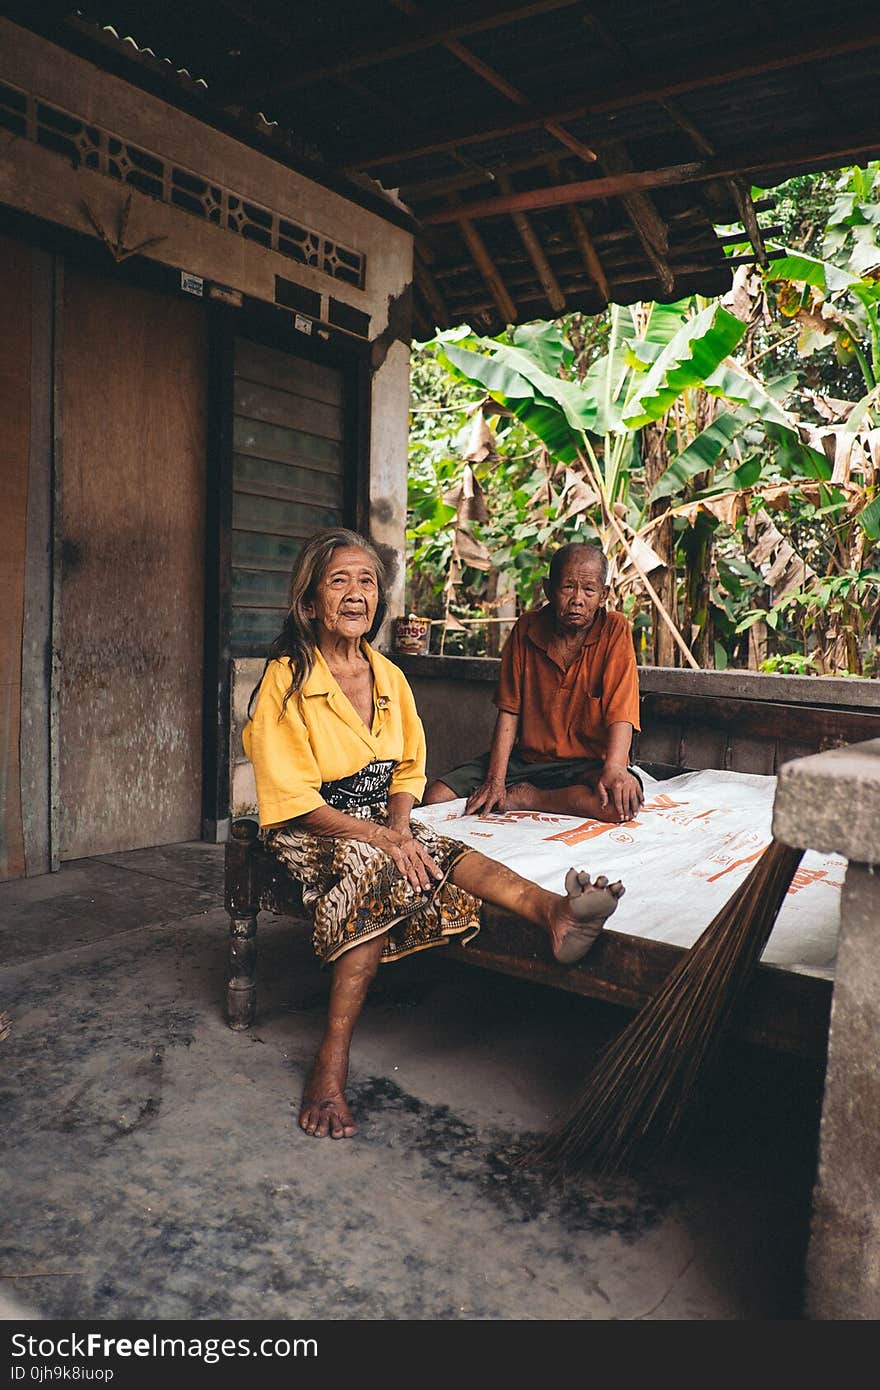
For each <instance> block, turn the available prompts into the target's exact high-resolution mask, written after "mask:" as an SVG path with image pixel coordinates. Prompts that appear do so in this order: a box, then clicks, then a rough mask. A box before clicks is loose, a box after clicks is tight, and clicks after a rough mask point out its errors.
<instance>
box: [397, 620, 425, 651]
mask: <svg viewBox="0 0 880 1390" xmlns="http://www.w3.org/2000/svg"><path fill="white" fill-rule="evenodd" d="M430 640H431V619H430V618H419V617H417V616H416V614H415V613H410V614H408V615H407V617H405V618H395V620H394V650H395V651H397V652H403V653H406V655H407V656H427V654H428V646H429V644H430Z"/></svg>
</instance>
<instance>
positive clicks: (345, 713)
mask: <svg viewBox="0 0 880 1390" xmlns="http://www.w3.org/2000/svg"><path fill="white" fill-rule="evenodd" d="M362 647H363V651H364V654H365V656H366V657H367V660H368V661H369V663H370V666H371V667H372V670H373V726H372V728H371V729H368V728H367V726H366V724H365V723H364V721H363V720H362V719H361V717H360V715H359V714H358V712H357V710H356V709H355V708H354V706H353V705H352V704H351V702H350V701H349V699H348V697H347V696H346V695H345V694H344V692H343V691H342V689H341V688H340V686H339V685H338V684H337V682H336V680H335V679H334V677H333V675H332V674H331V672H330V668H329V666H328V665H327V663H326V661H325V660H324V658H323V656H322V655H321V653H320V651H316V652H315V664H314V665H313V667H312V669H311V671H310V672H309V675H308V679H307V680H306V681H305V682H304V684H303V685H302V687H301V689H300V690H299V691H296V692H295V693H294V694H293V695H291V697H290V699H289V700H288V702H287V707H286V709H285V711H284V714H283V716H282V718H281V719H280V720H279V718H278V715H279V713H280V710H281V702H282V700H283V699H284V693H285V691H286V690H287V689H288V687H289V686H290V666H289V664H288V662H287V661H285V660H283V659H282V660H275V661H270V662H269V665H268V668H267V670H266V674H265V675H264V677H263V681H262V684H261V686H260V693H259V695H258V696H257V705H256V709H255V710H254V717H253V719H252V720H251V721H250V722H249V723H248V724H247V725H245V729H244V732H243V734H242V743H243V744H244V751H245V753H246V754H247V756H248V757H249V758H250V760H251V762H252V763H253V765H254V774H255V777H256V782H257V803H258V805H259V813H260V824H261V825H278V824H280V823H281V822H282V821H287V820H291V819H292V818H293V817H294V816H304V815H306V814H307V813H308V812H309V811H314V810H316V809H317V808H318V807H319V806H324V805H326V802H325V801H324V799H323V797H322V796H321V791H320V788H321V785H322V783H324V782H334V781H336V780H337V779H338V778H341V777H350V776H351V775H352V774H353V773H355V772H360V770H361V768H363V767H366V765H367V764H368V763H371V762H376V761H382V760H385V759H388V760H390V761H393V762H394V763H396V764H397V766H396V767H395V769H394V771H393V773H392V774H391V793H392V794H393V793H394V792H409V793H410V794H411V795H412V796H414V797H415V798H416V800H419V798H420V797H421V795H422V792H423V791H424V790H425V732H424V729H423V728H422V721H421V720H420V719H419V716H418V714H417V712H416V704H415V700H414V699H413V693H412V691H411V690H410V688H409V686H408V685H407V682H406V678H405V676H404V674H403V672H402V671H401V670H399V668H398V667H397V666H395V665H394V664H393V662H391V661H389V660H388V659H387V657H384V656H383V655H382V654H381V652H377V651H374V650H373V648H372V647H371V646H370V645H369V643H368V642H364V643H363V644H362Z"/></svg>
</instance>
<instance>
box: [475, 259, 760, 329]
mask: <svg viewBox="0 0 880 1390" xmlns="http://www.w3.org/2000/svg"><path fill="white" fill-rule="evenodd" d="M754 264H755V258H754V256H728V257H727V259H726V260H725V261H724V263H723V264H721V263H719V262H717V261H716V262H715V263H714V264H709V265H707V264H705V263H703V262H701V261H686V262H682V263H680V264H676V265H674V267H673V270H674V272H675V274H676V275H710V274H711V273H712V272H713V271H720V270H723V269H724V268H725V266H728V265H729V266H738V265H754ZM653 283H656V279H655V277H654V276H653V275H652V274H650V273H649V272H648V271H639V272H638V273H636V274H632V275H630V274H625V275H617V276H612V277H611V279H610V284H611V286H612V288H615V289H616V288H619V287H621V286H623V285H642V284H653ZM589 288H590V286H589V285H583V284H578V283H576V282H570V283H569V282H566V283H565V284H564V285H563V289H564V291H565V293H566V295H568V296H569V297H570V298H571V297H572V296H574V295H578V294H584V292H585V291H587V290H588V289H589ZM542 298H543V295H542V294H541V293H540V291H538V290H526V291H524V292H523V293H522V294H521V295H519V296H518V299H519V301H520V303H521V304H531V303H534V302H535V301H536V300H540V299H542ZM492 307H493V306H492V304H491V303H490V302H489V301H488V300H486V301H481V300H469V301H467V302H465V303H460V304H453V305H452V306H451V310H452V315H453V317H455V316H457V315H459V314H470V313H484V312H485V311H486V310H487V309H491V308H492Z"/></svg>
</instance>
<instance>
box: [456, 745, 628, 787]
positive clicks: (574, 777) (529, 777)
mask: <svg viewBox="0 0 880 1390" xmlns="http://www.w3.org/2000/svg"><path fill="white" fill-rule="evenodd" d="M602 767H603V762H602V759H601V758H556V759H554V761H553V762H552V763H527V762H526V760H525V758H521V757H520V756H519V754H518V753H517V752H516V750H514V751H513V752H512V753H511V755H510V762H509V763H508V764H507V776H506V777H505V779H504V780H505V782H506V784H507V785H508V786H509V787H510V786H514V785H515V784H516V783H517V782H531V784H532V786H533V787H541V789H542V790H544V791H547V790H550V789H555V788H557V787H577V786H580V785H582V784H586V785H587V786H590V787H595V785H596V783H597V781H598V780H599V773H600V772H601V771H602ZM488 771H489V754H488V753H483V754H482V755H481V756H480V757H479V758H474V759H473V761H472V762H469V763H462V765H461V767H456V768H453V769H452V771H451V772H444V773H443V775H442V777H439V778H438V779H437V780H438V781H440V782H443V783H444V785H445V786H447V787H449V788H450V790H451V791H454V792H455V795H456V796H470V794H471V792H472V791H476V789H477V787H479V786H482V784H483V782H485V780H486V774H487V772H488Z"/></svg>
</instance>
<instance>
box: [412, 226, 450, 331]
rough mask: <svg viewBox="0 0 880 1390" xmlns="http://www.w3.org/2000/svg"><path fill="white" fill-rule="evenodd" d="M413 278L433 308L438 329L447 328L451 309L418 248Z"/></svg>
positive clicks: (421, 293)
mask: <svg viewBox="0 0 880 1390" xmlns="http://www.w3.org/2000/svg"><path fill="white" fill-rule="evenodd" d="M413 278H414V279H415V282H416V289H417V290H418V291H419V294H420V295H421V296H422V298H423V299H424V300H425V302H426V303H427V304H429V305H430V307H431V310H432V312H433V314H434V321H435V324H436V326H437V327H438V328H445V327H446V325H447V324H448V323H449V309H448V308H447V306H446V301H445V299H444V298H443V295H442V294H441V292H440V289H439V288H438V285H437V281H436V280H435V279H434V277H433V275H432V274H431V272H430V270H429V269H428V267H427V266H426V265H425V262H424V260H423V258H422V255H421V251H420V250H419V247H418V246H417V247H416V251H415V255H414V256H413Z"/></svg>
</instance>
